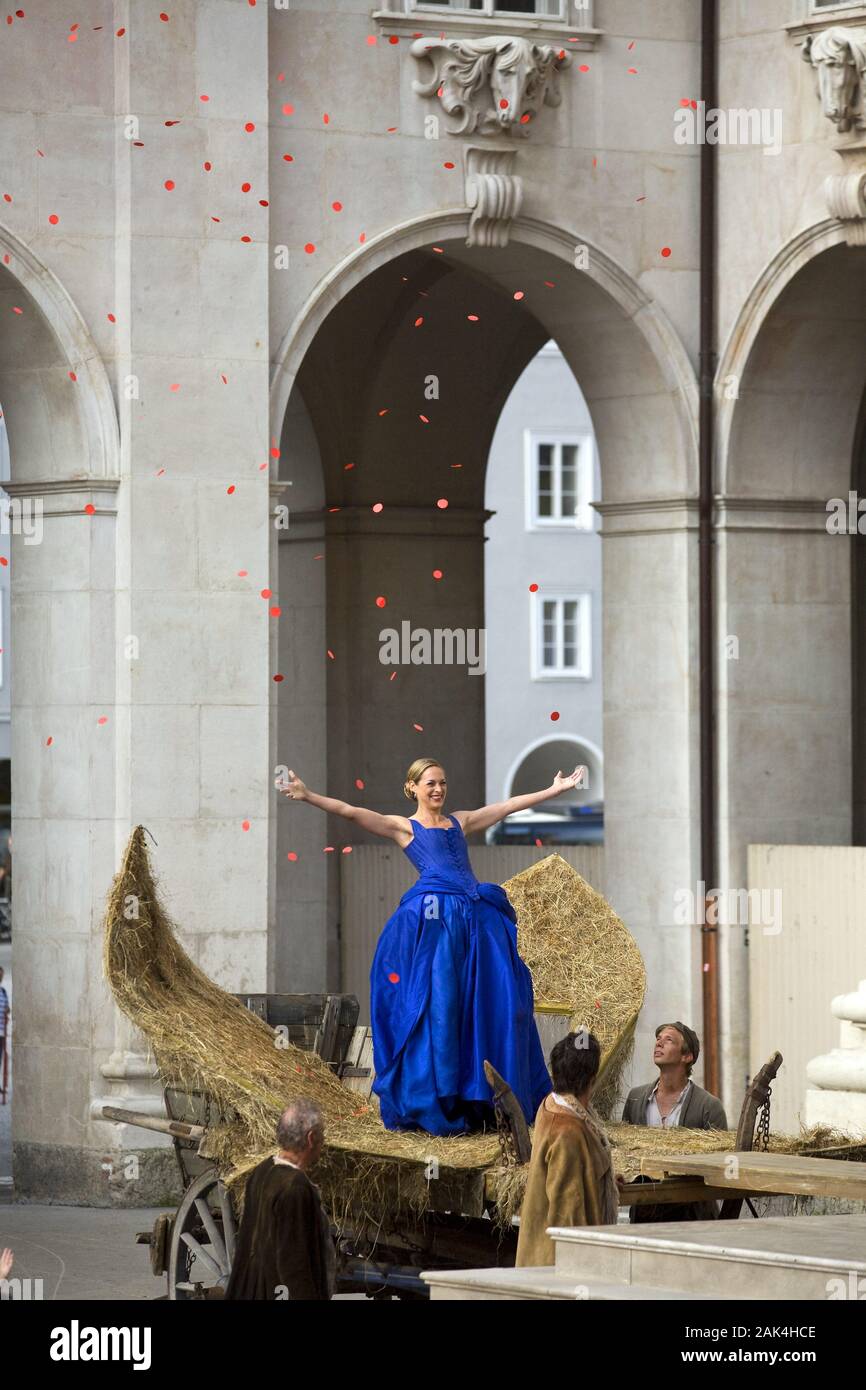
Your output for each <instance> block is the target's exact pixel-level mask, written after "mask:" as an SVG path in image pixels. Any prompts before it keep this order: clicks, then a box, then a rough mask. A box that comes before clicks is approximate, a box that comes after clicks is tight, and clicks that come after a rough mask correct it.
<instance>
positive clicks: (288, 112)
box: [283, 101, 295, 116]
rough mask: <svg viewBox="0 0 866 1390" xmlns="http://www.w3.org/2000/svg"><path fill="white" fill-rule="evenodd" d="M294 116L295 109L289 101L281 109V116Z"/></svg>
mask: <svg viewBox="0 0 866 1390" xmlns="http://www.w3.org/2000/svg"><path fill="white" fill-rule="evenodd" d="M294 114H295V108H294V106H293V105H292V103H291V102H290V101H287V102H286V104H285V106H284V107H283V115H284V116H294Z"/></svg>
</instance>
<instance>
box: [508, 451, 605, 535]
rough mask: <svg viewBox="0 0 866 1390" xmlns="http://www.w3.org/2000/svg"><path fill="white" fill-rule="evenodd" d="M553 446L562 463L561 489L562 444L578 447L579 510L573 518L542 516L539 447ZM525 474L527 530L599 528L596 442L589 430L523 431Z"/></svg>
mask: <svg viewBox="0 0 866 1390" xmlns="http://www.w3.org/2000/svg"><path fill="white" fill-rule="evenodd" d="M540 444H552V445H553V446H554V448H555V449H556V450H558V451H559V452H558V455H557V457H558V460H559V464H558V467H557V468H556V478H557V487H556V491H557V492H558V491H559V489H560V486H561V484H560V482H559V480H560V479H561V466H562V452H561V451H562V445H563V444H575V445H577V511H576V512H575V514H574V516H573V517H567V516H539V515H538V485H537V478H538V446H539V445H540ZM523 457H524V474H525V478H526V530H527V531H549V530H554V531H583V532H585V533H586V534H589V533H591V532H592V531H594V529H595V521H594V517H593V511H592V506H591V502H592V489H593V479H594V478H595V440H594V438H593V436H592V433H591V432H590V431H589V430H578V431H575V430H572V431H569V432H566V433H562V432H560V431H558V430H524V432H523Z"/></svg>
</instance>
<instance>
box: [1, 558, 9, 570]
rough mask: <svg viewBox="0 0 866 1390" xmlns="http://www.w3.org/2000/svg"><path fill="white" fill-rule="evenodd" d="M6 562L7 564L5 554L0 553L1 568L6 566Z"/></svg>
mask: <svg viewBox="0 0 866 1390" xmlns="http://www.w3.org/2000/svg"><path fill="white" fill-rule="evenodd" d="M8 564H9V561H8V560H7V558H6V556H5V555H0V565H2V566H3V568H4V569H5V568H6V566H7V565H8Z"/></svg>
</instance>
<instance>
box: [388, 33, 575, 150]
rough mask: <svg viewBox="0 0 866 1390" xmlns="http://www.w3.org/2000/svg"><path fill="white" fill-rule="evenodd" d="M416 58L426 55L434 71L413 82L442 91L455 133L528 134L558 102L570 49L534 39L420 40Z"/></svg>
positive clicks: (421, 90) (423, 92) (424, 90)
mask: <svg viewBox="0 0 866 1390" xmlns="http://www.w3.org/2000/svg"><path fill="white" fill-rule="evenodd" d="M411 53H412V56H413V58H417V59H418V60H419V61H421V60H422V59H426V60H427V62H429V63H430V64H431V65H432V69H433V72H432V76H431V77H429V78H427V79H426V80H420V79H419V80H416V81H415V82H414V83H413V84H412V85H413V88H414V90H415V91H416V92H417V93H418V94H419V95H420V96H425V97H430V96H434V95H438V97H439V100H440V101H441V103H442V106H443V108H444V110H445V111H446V112H447V114H448V115H449V116H452V117H454V118H455V122H456V123H455V124H454V125H452V126H451V128H450V130H449V134H451V135H471V134H474V133H475V132H477V133H478V134H479V135H510V134H514V135H518V136H524V137H525V136H526V135H528V134H529V127H530V125H531V123H532V118H533V117H534V116H536V115H537V114H538V112H539V111H540V110H541V107H542V106H544V105H547V106H558V105H559V103H560V101H561V100H562V96H561V94H560V92H559V89H558V79H559V73H560V71H561V70H562V69H563V68H565V67H568V65H569V63H570V62H571V54H570V53H566V52H565V51H564V50H563V49H561V48H556V47H554V45H552V44H547V43H534V42H533V41H532V40H531V39H525V38H513V37H510V36H502V35H500V36H491V37H490V38H484V39H416V40H415V42H414V43H413V44H412V48H411Z"/></svg>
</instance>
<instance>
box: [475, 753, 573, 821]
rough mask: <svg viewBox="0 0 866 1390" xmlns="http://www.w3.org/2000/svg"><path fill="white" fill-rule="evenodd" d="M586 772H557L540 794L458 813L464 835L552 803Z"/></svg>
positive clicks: (513, 797) (532, 794)
mask: <svg viewBox="0 0 866 1390" xmlns="http://www.w3.org/2000/svg"><path fill="white" fill-rule="evenodd" d="M585 771H586V769H585V768H583V767H576V768H575V769H574V772H571V773H569V775H568V776H567V777H563V775H562V773H561V772H557V774H556V776H555V777H554V779H553V781H552V782H551V784H550V786H549V787H545V788H544V789H543V790H542V791H540V792H527V793H526V794H525V795H524V796H511V797H509V799H508V800H507V801H497V802H494V803H493V804H491V805H490V806H479V808H478V810H477V811H458V812H457V817H458V819H459V821H460V824H461V825H462V826H463V833H464V835H471V834H472V832H473V831H478V830H487V829H488V827H489V826H491V825H495V824H496V822H497V821H500V820H504V819H505V817H506V816H510V815H511V813H512V811H525V810H527V809H528V807H530V806H538V805H539V803H540V802H542V801H552V799H553V798H554V797H555V796H559V795H560V794H561V793H562V792H567V791H570V790H571V788H572V787H574V786H576V785H577V783H578V780H579V779H580V777H581V775H582V774H583V773H584V772H585Z"/></svg>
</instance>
